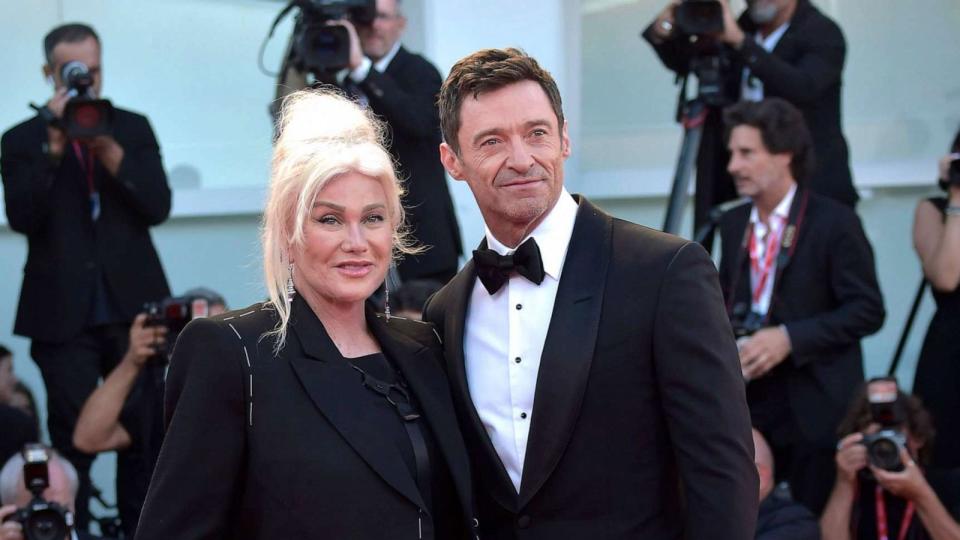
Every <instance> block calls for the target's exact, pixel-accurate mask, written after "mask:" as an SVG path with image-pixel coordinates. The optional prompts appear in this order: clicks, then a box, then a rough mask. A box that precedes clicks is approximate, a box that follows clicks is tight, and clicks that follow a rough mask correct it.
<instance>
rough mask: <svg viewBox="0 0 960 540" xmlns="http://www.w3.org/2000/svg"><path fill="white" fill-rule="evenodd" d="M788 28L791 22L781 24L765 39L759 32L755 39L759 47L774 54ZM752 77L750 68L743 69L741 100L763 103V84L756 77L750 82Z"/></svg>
mask: <svg viewBox="0 0 960 540" xmlns="http://www.w3.org/2000/svg"><path fill="white" fill-rule="evenodd" d="M787 28H790V23H789V22H785V23H783V24H781V25H780V27H779V28H777V29H776V30H774V31H773V32H771V33H770V35H769V36H767V37H766V38H763V37H762V36H761V35H760V32H757V33H756V34H754V36H753V39H754V41H756V42H757V44H758V45H760V46H761V47H763V48H764V50H765V51H767V52H773V49H775V48H776V47H777V43H780V38H782V37H783V34H784V33H785V32H786V31H787ZM750 77H751V75H750V68H743V80H742V81H741V83H740V84H741V89H740V99H742V100H743V101H763V83H762V82H761V81H760V79H757V78H756V77H753V80H750Z"/></svg>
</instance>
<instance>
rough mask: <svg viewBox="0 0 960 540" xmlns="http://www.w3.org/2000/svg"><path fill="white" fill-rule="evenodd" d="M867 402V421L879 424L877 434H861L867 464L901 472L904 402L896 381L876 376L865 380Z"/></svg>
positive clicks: (904, 440)
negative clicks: (868, 414)
mask: <svg viewBox="0 0 960 540" xmlns="http://www.w3.org/2000/svg"><path fill="white" fill-rule="evenodd" d="M867 401H868V402H869V403H870V420H871V422H872V423H875V424H879V425H880V431H878V432H876V433H864V434H863V440H862V441H861V444H863V445H864V446H866V447H867V458H868V459H869V461H870V464H871V465H873V466H874V467H877V468H878V469H883V470H885V471H902V470H903V463H902V462H901V460H900V451H901V450H902V449H904V448H906V446H907V435H906V433H905V432H904V430H903V426H904V424H905V423H906V416H907V415H906V409H905V403H904V401H903V399H902V398H901V396H900V389H899V388H898V386H897V380H896V379H895V378H893V377H876V378H873V379H870V380H869V381H868V382H867Z"/></svg>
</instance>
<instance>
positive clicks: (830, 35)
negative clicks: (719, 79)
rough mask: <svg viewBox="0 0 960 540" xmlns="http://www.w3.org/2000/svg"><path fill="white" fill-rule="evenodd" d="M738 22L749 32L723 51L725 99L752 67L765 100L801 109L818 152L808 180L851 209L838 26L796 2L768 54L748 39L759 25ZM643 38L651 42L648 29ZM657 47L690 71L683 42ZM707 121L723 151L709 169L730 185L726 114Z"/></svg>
mask: <svg viewBox="0 0 960 540" xmlns="http://www.w3.org/2000/svg"><path fill="white" fill-rule="evenodd" d="M738 24H739V25H740V28H742V29H743V31H744V32H746V33H747V34H749V35H748V37H747V38H746V39H745V40H744V42H743V46H742V47H741V49H740V50H739V51H735V50H733V49H732V48H730V47H722V48H721V49H720V54H722V55H724V56H726V57H728V58H729V60H730V64H729V66H727V68H726V69H725V70H724V73H725V75H726V77H725V78H724V81H725V90H726V95H728V96H731V97H735V98H736V99H739V98H740V93H741V82H742V75H743V68H744V67H748V68H750V72H751V74H752V75H753V76H754V77H756V78H757V79H759V80H760V81H762V82H763V93H764V96H765V97H779V98H783V99H785V100H787V101H789V102H790V103H792V104H793V105H794V106H795V107H797V108H798V109H800V112H801V113H803V117H804V119H805V120H806V122H807V127H808V128H809V129H810V134H811V136H812V140H813V146H814V150H815V152H816V170H815V171H812V172H813V174H811V175H810V178H809V180H810V182H809V184H808V185H809V187H810V189H812V190H813V191H815V192H816V193H820V194H821V195H826V196H828V197H830V198H832V199H835V200H838V201H840V202H842V203H844V204H846V205H848V206H853V205H854V204H855V203H856V202H857V200H858V198H859V196H858V195H857V192H856V189H854V187H853V177H852V175H851V173H850V165H849V150H848V148H847V141H846V139H845V138H844V136H843V132H842V131H841V118H842V117H841V108H840V105H841V93H842V86H843V80H842V75H843V65H844V61H845V58H846V52H847V45H846V40H845V39H844V37H843V32H842V31H841V30H840V27H839V26H837V23H835V22H834V21H832V20H831V19H829V18H828V17H827V16H825V15H824V14H823V13H822V12H821V11H820V10H818V9H817V8H816V7H815V6H813V4H811V3H810V0H798V2H797V8H796V11H795V12H794V14H793V18H792V19H790V26H789V27H788V28H787V31H786V32H784V34H783V36H782V37H781V38H780V41H779V42H778V43H777V45H776V47H774V49H773V51H772V52H767V51H766V50H765V49H764V48H763V47H762V46H760V45H758V44H757V43H755V42H754V41H753V38H752V37H751V36H750V35H752V34H753V33H754V32H756V24H755V23H754V22H753V21H752V20H750V17H749V16H748V15H747V14H746V13H744V14H743V15H742V16H741V17H740V19H739V21H738ZM644 36H645V37H646V38H647V40H648V41H651V39H652V34H651V33H650V30H649V29H648V30H647V31H646V32H644ZM652 43H653V42H652V41H651V44H652ZM653 47H654V50H655V51H656V52H657V54H658V55H659V57H660V59H661V60H662V61H663V63H664V65H666V66H667V67H668V68H670V69H671V70H673V71H676V72H677V73H687V72H688V71H689V69H690V65H689V61H690V58H691V56H692V55H693V49H692V48H691V46H690V45H689V44H688V43H686V42H685V40H683V39H671V40H668V41H665V42H663V43H661V44H659V45H653ZM709 121H710V123H711V124H712V125H711V126H708V127H706V128H705V134H706V133H707V132H709V133H710V136H711V137H712V140H711V142H712V144H715V145H718V147H719V151H718V152H717V153H716V155H715V157H713V159H714V160H715V163H714V164H713V166H712V167H709V168H711V169H715V174H716V175H717V176H718V177H721V176H722V177H726V178H727V179H728V180H727V182H730V183H731V186H732V180H729V176H728V175H727V174H726V166H727V162H728V161H729V159H730V155H729V153H728V152H727V151H726V143H725V141H723V140H722V137H723V118H722V115H721V114H720V112H719V111H714V112H713V114H712V115H711V117H710V120H709ZM701 148H702V146H701ZM702 166H703V164H701V167H702ZM698 174H699V172H698ZM730 194H731V197H730V198H733V197H734V196H735V195H734V194H735V192H734V191H732V190H731V191H730ZM716 202H718V203H719V202H723V201H716Z"/></svg>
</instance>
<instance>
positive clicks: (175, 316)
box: [143, 296, 210, 363]
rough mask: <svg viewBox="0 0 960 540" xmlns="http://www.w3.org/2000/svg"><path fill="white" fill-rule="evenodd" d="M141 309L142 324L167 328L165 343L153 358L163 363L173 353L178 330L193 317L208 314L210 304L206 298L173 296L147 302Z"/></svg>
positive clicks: (181, 329) (178, 333)
mask: <svg viewBox="0 0 960 540" xmlns="http://www.w3.org/2000/svg"><path fill="white" fill-rule="evenodd" d="M143 310H144V312H146V314H147V320H146V321H145V322H144V326H162V327H164V328H166V329H167V339H166V345H165V346H164V347H163V348H162V349H160V350H158V351H156V355H155V356H154V359H156V360H159V361H161V362H163V363H165V362H166V361H167V360H168V359H169V358H170V354H171V353H173V345H174V344H175V343H176V342H177V336H179V335H180V332H182V331H183V329H184V327H185V326H187V323H189V322H190V321H192V320H193V319H198V318H202V317H207V316H208V315H209V314H210V304H209V302H208V301H207V299H206V298H201V297H191V296H173V297H170V298H165V299H163V300H161V301H159V302H147V303H146V304H145V305H144V306H143Z"/></svg>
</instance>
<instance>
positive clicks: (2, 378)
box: [0, 356, 17, 403]
mask: <svg viewBox="0 0 960 540" xmlns="http://www.w3.org/2000/svg"><path fill="white" fill-rule="evenodd" d="M16 383H17V378H16V377H15V376H14V375H13V357H12V356H5V357H3V358H0V403H7V402H8V401H10V399H11V398H12V397H13V389H14V385H16Z"/></svg>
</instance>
